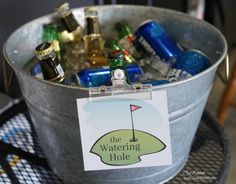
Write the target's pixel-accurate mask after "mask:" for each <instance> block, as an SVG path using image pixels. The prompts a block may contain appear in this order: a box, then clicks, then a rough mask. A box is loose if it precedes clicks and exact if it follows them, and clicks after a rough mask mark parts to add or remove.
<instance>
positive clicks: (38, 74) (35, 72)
mask: <svg viewBox="0 0 236 184" xmlns="http://www.w3.org/2000/svg"><path fill="white" fill-rule="evenodd" d="M30 73H31V75H33V76H35V77H37V78H40V79H43V74H42V69H41V65H40V63H36V64H35V65H34V66H33V67H32V69H31V70H30Z"/></svg>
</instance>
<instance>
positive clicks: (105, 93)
mask: <svg viewBox="0 0 236 184" xmlns="http://www.w3.org/2000/svg"><path fill="white" fill-rule="evenodd" d="M125 79H126V78H120V79H119V77H116V76H113V77H112V78H111V80H112V86H100V87H90V88H89V101H94V100H95V101H96V97H106V98H112V97H114V96H116V97H118V96H119V95H122V99H123V100H126V99H127V100H130V99H137V100H138V99H140V100H141V99H142V100H151V99H152V85H151V84H141V83H137V84H131V85H130V84H127V82H126V80H125ZM124 95H125V96H124ZM124 97H125V98H124Z"/></svg>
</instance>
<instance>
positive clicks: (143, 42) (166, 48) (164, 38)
mask: <svg viewBox="0 0 236 184" xmlns="http://www.w3.org/2000/svg"><path fill="white" fill-rule="evenodd" d="M135 36H136V39H135V44H136V46H137V47H138V48H141V49H142V50H144V51H145V52H147V53H148V54H150V55H152V56H159V57H160V58H161V59H162V60H164V61H168V60H169V59H170V58H172V57H178V56H179V55H180V54H181V49H180V48H179V47H178V46H177V44H176V43H175V42H174V41H173V40H172V39H171V38H170V37H169V36H168V35H167V34H166V31H165V29H164V28H163V27H162V26H161V25H160V24H159V23H157V22H156V21H154V20H148V21H145V22H143V23H142V24H141V25H140V26H139V28H138V29H137V31H136V32H135Z"/></svg>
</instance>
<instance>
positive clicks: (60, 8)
mask: <svg viewBox="0 0 236 184" xmlns="http://www.w3.org/2000/svg"><path fill="white" fill-rule="evenodd" d="M68 9H69V3H67V2H65V3H63V4H61V5H59V6H58V7H56V8H55V11H56V12H58V13H63V12H64V11H65V10H68Z"/></svg>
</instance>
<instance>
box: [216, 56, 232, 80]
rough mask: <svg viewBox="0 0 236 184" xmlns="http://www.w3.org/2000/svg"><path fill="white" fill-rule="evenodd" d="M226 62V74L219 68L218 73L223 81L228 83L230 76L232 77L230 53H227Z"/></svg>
mask: <svg viewBox="0 0 236 184" xmlns="http://www.w3.org/2000/svg"><path fill="white" fill-rule="evenodd" d="M224 64H225V71H224V75H223V74H222V73H220V72H219V70H217V75H218V76H219V78H220V80H221V82H223V83H224V84H227V82H228V81H229V77H230V70H229V67H230V66H229V54H227V55H226V57H225V59H224Z"/></svg>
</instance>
